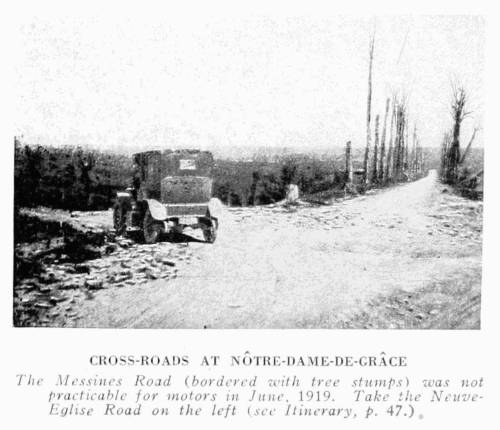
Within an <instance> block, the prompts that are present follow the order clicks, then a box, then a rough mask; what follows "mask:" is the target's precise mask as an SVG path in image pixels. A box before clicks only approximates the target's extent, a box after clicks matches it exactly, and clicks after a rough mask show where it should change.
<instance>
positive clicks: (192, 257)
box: [69, 172, 482, 328]
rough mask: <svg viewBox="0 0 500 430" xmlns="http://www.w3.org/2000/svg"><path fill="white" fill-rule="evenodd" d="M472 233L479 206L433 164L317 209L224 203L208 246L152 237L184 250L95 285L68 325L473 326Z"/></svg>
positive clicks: (475, 263)
mask: <svg viewBox="0 0 500 430" xmlns="http://www.w3.org/2000/svg"><path fill="white" fill-rule="evenodd" d="M188 234H189V233H188ZM481 235H482V203H481V202H474V201H469V200H466V199H463V198H461V197H458V196H456V195H453V194H451V193H449V192H443V186H442V185H440V184H439V183H438V182H437V178H436V173H435V172H431V174H430V175H429V176H428V177H426V178H424V179H421V180H419V181H416V182H413V183H409V184H404V185H400V186H397V187H395V188H391V189H385V190H379V191H376V192H373V193H371V194H368V195H365V196H363V197H358V198H355V199H350V200H345V201H341V202H336V203H334V204H332V205H328V206H312V205H308V204H301V205H298V206H296V207H293V208H286V207H283V206H281V205H274V206H267V207H257V208H234V209H228V210H227V211H226V214H225V216H224V219H223V220H222V222H221V228H220V230H219V236H218V239H217V241H216V242H215V243H214V244H213V245H210V244H205V243H197V242H190V243H188V244H171V243H168V242H165V243H162V244H160V245H156V246H157V247H160V248H161V247H163V248H164V249H165V250H167V249H170V248H171V247H177V248H176V249H177V250H179V249H181V250H183V251H182V252H181V254H180V257H179V258H177V260H176V277H175V278H173V277H170V278H168V279H166V280H165V279H159V280H155V281H151V282H143V283H142V284H139V285H137V284H136V285H126V286H123V287H121V288H116V287H110V288H107V289H103V290H100V291H98V292H96V293H95V295H93V296H92V299H91V300H84V301H82V303H81V305H80V306H79V307H80V309H79V312H78V313H79V315H80V317H79V318H77V319H75V320H73V322H71V323H69V325H72V326H79V327H127V328H306V327H311V328H372V327H375V328H478V327H479V309H480V282H481ZM140 246H141V247H142V249H143V251H144V250H146V251H144V252H147V249H148V248H147V246H146V245H140ZM155 250H156V251H157V250H158V248H155Z"/></svg>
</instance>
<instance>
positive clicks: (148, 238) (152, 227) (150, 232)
mask: <svg viewBox="0 0 500 430" xmlns="http://www.w3.org/2000/svg"><path fill="white" fill-rule="evenodd" d="M164 230H165V227H164V224H163V222H162V221H157V220H155V219H154V218H153V216H152V215H151V212H150V211H149V209H146V213H145V214H144V221H143V224H142V232H143V235H144V242H146V243H149V244H152V243H156V242H158V241H159V240H160V237H161V235H162V234H163V232H164Z"/></svg>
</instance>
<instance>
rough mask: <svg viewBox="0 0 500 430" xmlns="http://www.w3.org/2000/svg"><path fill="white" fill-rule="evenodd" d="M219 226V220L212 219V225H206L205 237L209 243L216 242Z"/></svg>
mask: <svg viewBox="0 0 500 430" xmlns="http://www.w3.org/2000/svg"><path fill="white" fill-rule="evenodd" d="M217 228H218V223H217V220H216V219H212V220H211V221H210V225H208V226H206V227H205V228H204V229H203V238H204V239H205V242H208V243H214V242H215V239H216V238H217Z"/></svg>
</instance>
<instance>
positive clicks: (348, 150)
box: [345, 141, 353, 184]
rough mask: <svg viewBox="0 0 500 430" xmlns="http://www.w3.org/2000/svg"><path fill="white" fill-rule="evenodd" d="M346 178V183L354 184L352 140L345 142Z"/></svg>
mask: <svg viewBox="0 0 500 430" xmlns="http://www.w3.org/2000/svg"><path fill="white" fill-rule="evenodd" d="M345 180H346V183H348V184H352V181H353V171H352V148H351V142H350V141H349V142H347V143H346V144H345Z"/></svg>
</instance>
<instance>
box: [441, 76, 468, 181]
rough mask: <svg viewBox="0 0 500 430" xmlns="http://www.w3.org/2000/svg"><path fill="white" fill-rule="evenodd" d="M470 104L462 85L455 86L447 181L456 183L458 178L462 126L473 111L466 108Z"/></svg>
mask: <svg viewBox="0 0 500 430" xmlns="http://www.w3.org/2000/svg"><path fill="white" fill-rule="evenodd" d="M467 104H468V98H467V93H466V91H465V89H464V87H462V86H455V85H454V86H453V96H452V103H451V115H452V119H453V128H452V138H451V145H450V148H449V149H448V152H447V157H446V158H447V161H446V164H447V166H446V173H445V181H446V182H448V183H450V184H454V183H455V182H456V181H457V178H458V165H459V163H460V128H461V126H462V122H463V120H464V119H465V117H466V116H468V115H469V114H470V113H471V112H468V111H467V110H466V108H467Z"/></svg>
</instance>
